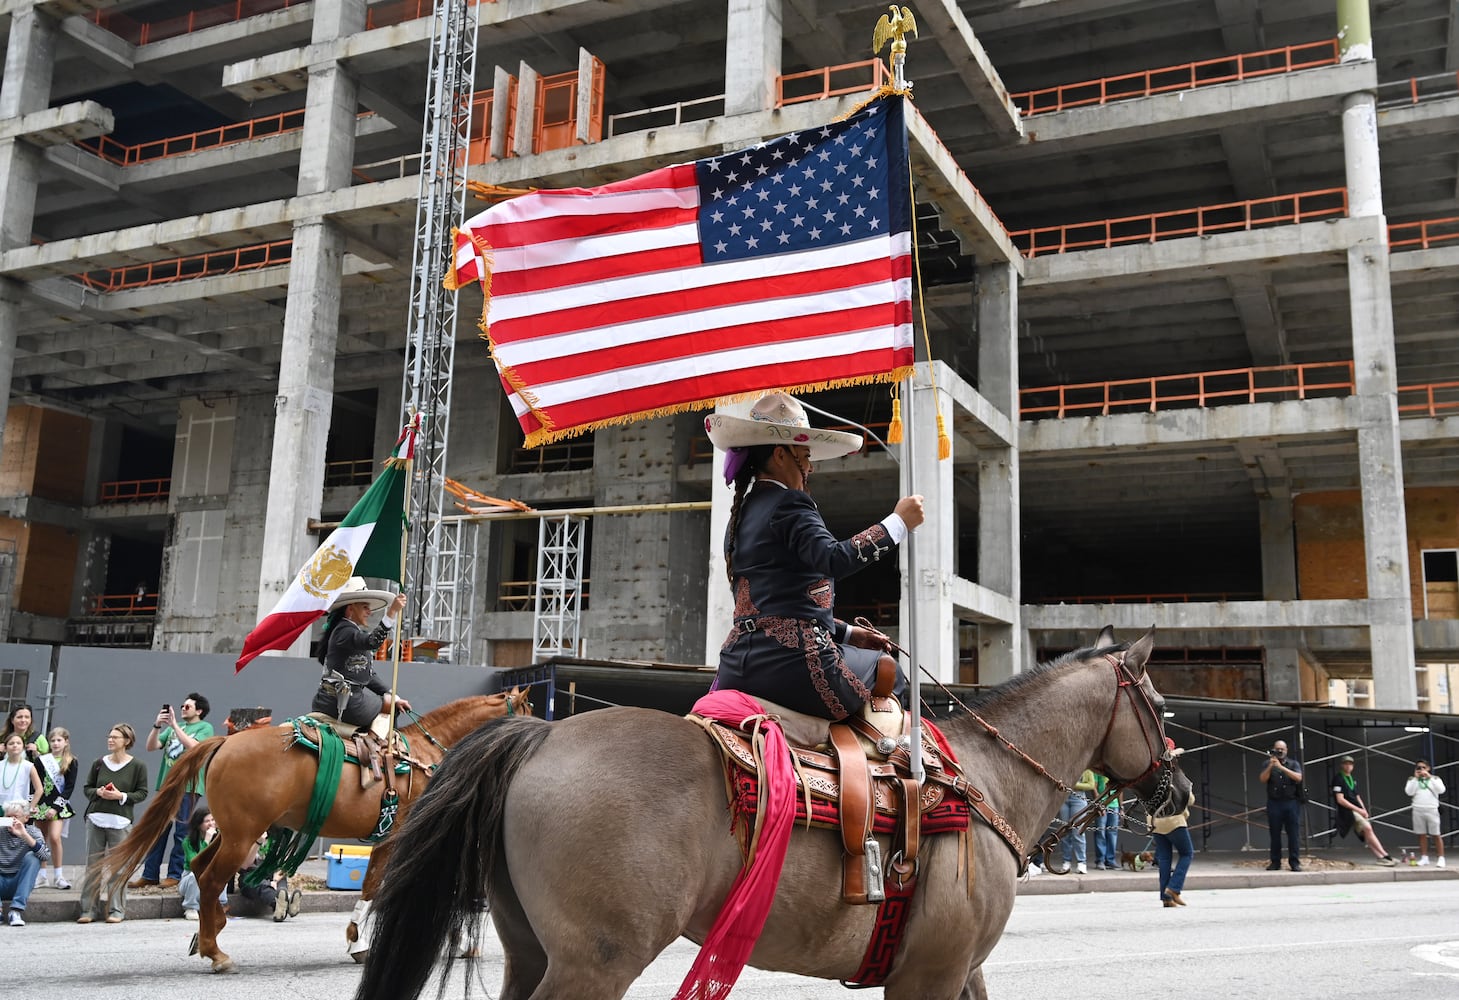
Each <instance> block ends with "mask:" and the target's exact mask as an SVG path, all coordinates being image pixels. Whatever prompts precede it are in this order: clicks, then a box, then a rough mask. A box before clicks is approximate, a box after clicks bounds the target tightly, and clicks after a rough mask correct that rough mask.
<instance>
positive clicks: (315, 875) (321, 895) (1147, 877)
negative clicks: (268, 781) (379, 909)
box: [25, 849, 1459, 923]
mask: <svg viewBox="0 0 1459 1000" xmlns="http://www.w3.org/2000/svg"><path fill="white" fill-rule="evenodd" d="M1455 855H1456V857H1455V859H1454V862H1453V863H1454V867H1450V868H1435V867H1434V866H1433V865H1429V866H1428V867H1426V868H1410V867H1406V866H1404V865H1399V866H1398V867H1397V868H1380V867H1379V866H1377V865H1375V864H1373V863H1372V855H1370V854H1368V853H1367V852H1366V851H1364V852H1362V853H1361V854H1360V853H1358V852H1356V851H1351V850H1349V851H1342V850H1337V851H1322V852H1320V853H1313V854H1312V855H1310V856H1309V855H1303V859H1302V865H1303V868H1304V869H1305V870H1304V871H1300V872H1292V871H1287V869H1286V868H1285V867H1284V868H1283V869H1282V870H1281V871H1277V872H1269V871H1267V870H1266V864H1267V853H1266V851H1265V850H1264V849H1263V850H1260V851H1207V852H1201V851H1197V852H1196V855H1195V858H1194V860H1192V862H1191V867H1190V873H1189V874H1188V875H1187V876H1186V880H1185V885H1186V888H1187V889H1254V888H1259V887H1266V886H1279V885H1339V884H1342V883H1353V882H1411V881H1418V880H1426V881H1433V880H1438V879H1453V880H1459V851H1456V852H1455ZM327 869H328V862H327V861H325V860H323V859H320V860H310V861H306V862H304V864H303V865H301V866H300V868H299V874H301V875H304V876H307V877H309V878H310V879H311V881H310V882H309V883H308V884H309V885H319V886H323V885H324V884H325V875H326V873H327ZM67 871H68V873H69V874H71V876H72V888H70V889H66V890H60V889H49V888H40V889H36V890H35V892H33V893H31V896H30V905H29V907H28V908H27V909H26V911H25V919H26V921H27V922H28V923H29V922H36V923H43V922H46V921H70V920H75V919H76V917H77V915H78V914H79V913H80V904H81V893H80V885H81V875H80V871H79V870H76V869H72V868H68V869H67ZM316 880H317V881H316ZM1157 885H1158V877H1157V874H1156V871H1155V869H1154V867H1153V866H1152V867H1147V868H1144V869H1143V870H1141V871H1138V872H1131V871H1129V870H1128V869H1121V870H1120V871H1117V872H1109V871H1093V870H1091V871H1090V873H1089V874H1088V875H1075V874H1073V873H1072V872H1071V873H1070V874H1068V875H1054V874H1052V873H1048V872H1046V873H1044V874H1043V875H1040V876H1038V877H1036V878H1030V879H1025V880H1023V881H1021V882H1019V884H1018V894H1019V895H1020V896H1056V895H1061V894H1070V893H1079V892H1153V891H1154V890H1155V888H1156V886H1157ZM359 898H360V894H359V893H358V892H353V891H349V892H346V891H341V890H337V889H324V888H319V889H314V888H305V889H304V898H303V902H302V905H301V907H300V910H301V912H303V913H349V912H350V911H351V910H353V909H354V907H355V903H356V902H357V901H358V900H359ZM127 919H128V920H157V919H174V920H181V919H182V899H181V898H180V897H179V896H178V895H177V890H176V889H169V890H161V891H159V890H157V889H142V890H133V891H131V892H129V893H127ZM244 919H257V920H267V919H269V917H268V916H267V915H263V916H260V917H250V918H244Z"/></svg>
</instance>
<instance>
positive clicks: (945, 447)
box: [937, 410, 952, 461]
mask: <svg viewBox="0 0 1459 1000" xmlns="http://www.w3.org/2000/svg"><path fill="white" fill-rule="evenodd" d="M937 458H938V460H939V461H940V460H942V459H948V458H952V438H950V437H948V436H947V428H946V427H944V426H943V425H942V411H941V410H938V411H937Z"/></svg>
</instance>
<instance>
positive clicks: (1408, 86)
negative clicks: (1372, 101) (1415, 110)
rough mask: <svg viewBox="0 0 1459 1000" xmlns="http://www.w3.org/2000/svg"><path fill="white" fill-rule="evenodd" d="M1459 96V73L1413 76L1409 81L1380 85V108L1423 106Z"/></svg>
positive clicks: (1390, 81)
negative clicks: (1444, 98) (1423, 104)
mask: <svg viewBox="0 0 1459 1000" xmlns="http://www.w3.org/2000/svg"><path fill="white" fill-rule="evenodd" d="M1455 94H1459V73H1435V74H1433V75H1432V76H1411V77H1409V78H1408V79H1407V80H1389V81H1388V82H1387V83H1380V84H1379V85H1378V106H1379V107H1380V108H1394V107H1401V106H1403V105H1405V104H1409V105H1412V104H1422V103H1423V102H1425V101H1432V100H1436V99H1438V98H1440V97H1453V96H1454V95H1455Z"/></svg>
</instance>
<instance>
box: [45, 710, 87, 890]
mask: <svg viewBox="0 0 1459 1000" xmlns="http://www.w3.org/2000/svg"><path fill="white" fill-rule="evenodd" d="M50 744H51V752H50V753H48V754H42V755H41V766H42V773H41V803H40V806H39V807H38V808H37V810H36V813H37V815H36V825H37V826H39V827H40V829H41V832H42V833H44V834H45V835H46V846H47V847H49V848H50V849H51V877H50V880H49V882H48V881H47V880H46V875H45V873H44V872H42V873H41V877H40V880H39V881H38V882H37V883H36V884H37V885H53V886H55V887H56V888H57V889H69V888H71V883H70V882H67V881H66V869H65V867H64V865H63V864H62V858H61V851H62V844H63V842H64V838H65V837H66V835H67V834H69V833H70V832H71V817H72V816H74V815H75V810H73V809H72V807H71V796H72V795H73V794H74V793H75V791H76V772H77V770H78V769H79V766H80V765H79V763H78V761H77V760H76V758H75V757H74V756H72V754H71V734H70V733H69V732H67V731H66V730H64V729H62V728H60V727H59V726H57V727H56V728H55V729H52V730H51V735H50Z"/></svg>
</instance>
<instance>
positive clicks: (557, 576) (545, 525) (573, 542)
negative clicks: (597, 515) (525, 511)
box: [532, 514, 588, 663]
mask: <svg viewBox="0 0 1459 1000" xmlns="http://www.w3.org/2000/svg"><path fill="white" fill-rule="evenodd" d="M587 526H588V519H587V518H586V517H583V516H581V515H578V514H564V515H561V516H556V517H543V518H542V519H541V520H539V521H538V522H537V595H536V598H535V599H534V600H533V602H532V662H533V663H541V662H542V661H544V660H548V659H551V658H552V657H554V656H577V655H579V649H578V646H579V644H580V642H581V641H582V629H581V622H582V597H583V536H584V535H585V533H586V531H587Z"/></svg>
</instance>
